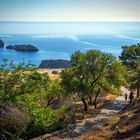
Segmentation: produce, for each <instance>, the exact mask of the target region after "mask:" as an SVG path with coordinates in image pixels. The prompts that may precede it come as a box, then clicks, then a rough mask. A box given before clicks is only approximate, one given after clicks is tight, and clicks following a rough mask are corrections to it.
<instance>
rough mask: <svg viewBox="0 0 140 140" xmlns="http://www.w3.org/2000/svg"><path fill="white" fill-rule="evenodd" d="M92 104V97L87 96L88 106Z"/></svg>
mask: <svg viewBox="0 0 140 140" xmlns="http://www.w3.org/2000/svg"><path fill="white" fill-rule="evenodd" d="M92 103H93V102H92V96H89V101H88V104H89V105H92Z"/></svg>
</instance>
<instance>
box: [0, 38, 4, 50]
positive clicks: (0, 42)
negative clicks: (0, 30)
mask: <svg viewBox="0 0 140 140" xmlns="http://www.w3.org/2000/svg"><path fill="white" fill-rule="evenodd" d="M3 47H4V42H3V41H2V40H1V39H0V48H3Z"/></svg>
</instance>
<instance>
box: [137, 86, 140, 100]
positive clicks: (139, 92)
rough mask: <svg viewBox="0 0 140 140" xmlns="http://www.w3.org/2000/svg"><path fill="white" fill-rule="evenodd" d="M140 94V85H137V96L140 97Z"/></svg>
mask: <svg viewBox="0 0 140 140" xmlns="http://www.w3.org/2000/svg"><path fill="white" fill-rule="evenodd" d="M139 95H140V88H139V86H138V87H137V98H139Z"/></svg>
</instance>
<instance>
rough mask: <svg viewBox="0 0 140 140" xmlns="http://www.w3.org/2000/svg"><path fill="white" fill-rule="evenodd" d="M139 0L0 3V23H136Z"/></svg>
mask: <svg viewBox="0 0 140 140" xmlns="http://www.w3.org/2000/svg"><path fill="white" fill-rule="evenodd" d="M139 7H140V0H0V21H85V22H92V21H140V8H139Z"/></svg>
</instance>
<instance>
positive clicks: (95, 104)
mask: <svg viewBox="0 0 140 140" xmlns="http://www.w3.org/2000/svg"><path fill="white" fill-rule="evenodd" d="M99 93H100V89H99V91H98V92H97V94H96V96H95V99H94V102H93V104H94V107H95V108H97V103H96V101H97V98H98V95H99Z"/></svg>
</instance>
